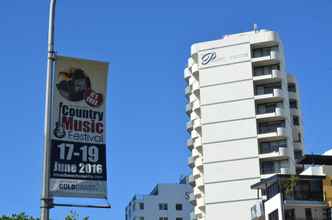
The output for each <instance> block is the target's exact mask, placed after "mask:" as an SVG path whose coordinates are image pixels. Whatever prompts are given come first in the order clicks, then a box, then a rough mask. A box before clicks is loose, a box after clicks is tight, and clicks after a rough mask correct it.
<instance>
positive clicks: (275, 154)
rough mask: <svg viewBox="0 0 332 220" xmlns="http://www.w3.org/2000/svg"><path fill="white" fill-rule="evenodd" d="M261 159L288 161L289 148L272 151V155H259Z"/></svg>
mask: <svg viewBox="0 0 332 220" xmlns="http://www.w3.org/2000/svg"><path fill="white" fill-rule="evenodd" d="M259 158H260V159H262V160H264V159H269V160H271V159H277V160H282V159H287V158H288V148H287V147H279V149H277V151H272V152H270V153H263V154H259Z"/></svg>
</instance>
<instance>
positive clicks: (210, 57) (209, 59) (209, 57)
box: [201, 52, 217, 65]
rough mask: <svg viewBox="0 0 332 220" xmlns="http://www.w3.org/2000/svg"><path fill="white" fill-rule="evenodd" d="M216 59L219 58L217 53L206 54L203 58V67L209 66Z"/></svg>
mask: <svg viewBox="0 0 332 220" xmlns="http://www.w3.org/2000/svg"><path fill="white" fill-rule="evenodd" d="M216 58H217V53H216V52H210V53H207V54H204V55H203V56H202V58H201V61H202V65H207V64H209V63H210V62H212V61H214V60H215V59H216Z"/></svg>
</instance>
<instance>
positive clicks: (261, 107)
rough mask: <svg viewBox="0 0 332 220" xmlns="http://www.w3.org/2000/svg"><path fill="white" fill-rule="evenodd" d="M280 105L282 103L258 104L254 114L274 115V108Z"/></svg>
mask: <svg viewBox="0 0 332 220" xmlns="http://www.w3.org/2000/svg"><path fill="white" fill-rule="evenodd" d="M281 105H282V102H272V103H264V104H258V105H257V107H256V112H257V114H266V113H274V112H275V111H276V108H277V107H278V106H281Z"/></svg>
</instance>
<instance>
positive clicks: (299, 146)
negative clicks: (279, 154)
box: [293, 141, 303, 150]
mask: <svg viewBox="0 0 332 220" xmlns="http://www.w3.org/2000/svg"><path fill="white" fill-rule="evenodd" d="M293 145H294V150H303V144H302V142H299V141H296V142H293Z"/></svg>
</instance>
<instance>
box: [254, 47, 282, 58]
mask: <svg viewBox="0 0 332 220" xmlns="http://www.w3.org/2000/svg"><path fill="white" fill-rule="evenodd" d="M277 50H278V46H274V47H263V48H254V49H253V50H252V57H253V58H257V57H265V56H270V55H271V51H277Z"/></svg>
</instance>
